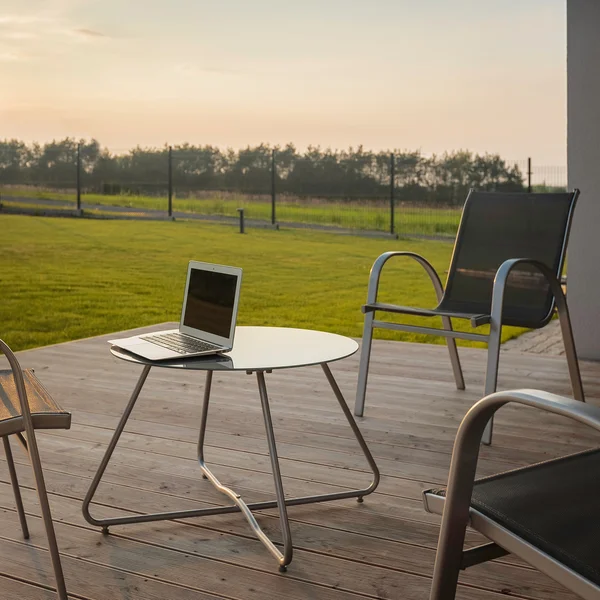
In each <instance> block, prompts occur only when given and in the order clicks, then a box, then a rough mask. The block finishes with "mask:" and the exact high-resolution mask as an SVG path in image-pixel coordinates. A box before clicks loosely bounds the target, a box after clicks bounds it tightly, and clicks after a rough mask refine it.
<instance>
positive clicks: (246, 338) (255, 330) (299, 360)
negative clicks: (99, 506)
mask: <svg viewBox="0 0 600 600" xmlns="http://www.w3.org/2000/svg"><path fill="white" fill-rule="evenodd" d="M357 350H358V344H357V343H356V342H355V341H354V340H352V339H350V338H347V337H343V336H341V335H336V334H333V333H326V332H322V331H313V330H309V329H292V328H287V327H237V328H236V331H235V337H234V346H233V349H232V350H231V351H230V352H227V353H223V354H216V355H210V356H201V357H195V358H182V359H171V360H165V361H151V360H147V359H145V358H142V357H140V356H137V355H135V354H133V353H131V352H128V351H126V350H123V349H121V348H118V347H117V346H112V347H111V348H110V351H111V352H112V354H113V355H114V356H116V357H117V358H120V359H122V360H125V361H127V362H130V363H136V364H139V365H141V366H143V369H142V373H141V375H140V377H139V379H138V382H137V384H136V386H135V389H134V390H133V393H132V395H131V398H130V400H129V403H128V404H127V406H126V408H125V411H124V412H123V415H122V417H121V419H120V421H119V424H118V425H117V428H116V430H115V432H114V434H113V437H112V439H111V441H110V444H109V445H108V448H107V450H106V453H105V454H104V457H103V459H102V461H101V463H100V466H99V467H98V471H97V472H96V475H95V476H94V479H93V480H92V483H91V485H90V488H89V490H88V492H87V495H86V497H85V499H84V501H83V514H84V517H85V519H86V520H87V521H88V522H89V523H91V524H92V525H96V526H100V527H102V530H103V532H104V533H108V527H109V526H110V525H124V524H127V523H143V522H150V521H160V520H166V519H181V518H186V517H200V516H208V515H215V514H223V513H229V512H236V511H240V512H241V513H242V514H243V515H244V517H245V518H246V520H247V521H248V523H249V524H250V526H251V527H252V529H253V530H254V533H255V534H256V536H257V537H258V538H259V539H260V541H261V542H262V543H263V544H264V545H265V546H266V547H267V549H268V550H269V551H270V552H271V554H273V556H274V557H275V558H276V559H277V561H278V563H279V569H280V570H281V571H285V570H286V567H287V565H288V564H289V563H290V562H291V560H292V553H293V546H292V536H291V533H290V526H289V520H288V515H287V506H292V505H296V504H310V503H314V502H324V501H328V500H339V499H342V498H357V499H358V500H359V501H362V498H363V496H366V495H367V494H370V493H372V492H373V491H375V488H376V487H377V485H378V484H379V470H378V468H377V465H376V464H375V460H374V459H373V456H372V454H371V452H370V451H369V449H368V447H367V444H366V442H365V440H364V438H363V436H362V434H361V432H360V430H359V428H358V426H357V425H356V422H355V420H354V417H353V416H352V413H351V411H350V410H349V409H348V406H347V405H346V401H345V400H344V397H343V395H342V392H341V391H340V388H339V386H338V384H337V382H336V380H335V378H334V377H333V374H332V373H331V370H330V368H329V363H331V362H334V361H337V360H341V359H343V358H346V357H348V356H351V355H352V354H354V353H355V352H356V351H357ZM310 365H320V366H321V367H322V369H323V372H324V374H325V377H326V378H327V381H328V382H329V385H330V386H331V389H332V391H333V393H334V395H335V397H336V398H337V400H338V403H339V405H340V408H341V409H342V412H343V413H344V416H345V417H346V419H347V421H348V424H349V426H350V428H351V429H352V432H353V433H354V436H355V437H356V439H357V441H358V443H359V445H360V447H361V449H362V451H363V454H364V456H365V458H366V459H367V462H368V463H369V466H370V468H371V471H372V473H373V480H372V482H371V484H370V485H369V486H368V487H366V488H362V489H353V490H345V491H343V492H333V493H328V494H318V495H311V496H301V497H297V498H287V499H286V498H285V495H284V490H283V483H282V480H281V472H280V468H279V459H278V456H277V446H276V443H275V434H274V432H273V421H272V418H271V410H270V406H269V397H268V394H267V386H266V382H265V374H268V373H270V372H272V371H273V370H275V369H295V368H299V367H306V366H310ZM152 367H160V368H163V369H165V368H166V369H174V370H177V369H187V370H196V371H206V382H205V387H204V402H203V406H202V416H201V419H200V433H199V438H198V463H199V466H200V471H201V473H202V476H203V477H205V478H206V479H208V480H209V481H210V482H211V483H212V485H213V486H214V487H215V488H216V489H217V490H219V491H220V492H222V493H223V494H225V495H226V496H227V497H228V498H229V499H230V500H231V501H232V502H233V504H231V505H228V506H221V507H215V508H202V509H196V510H183V511H172V512H162V513H152V514H145V515H135V516H125V517H113V518H107V519H96V518H95V517H93V516H92V515H91V514H90V510H89V505H90V503H91V502H92V500H93V497H94V494H95V492H96V489H97V487H98V485H99V483H100V481H101V479H102V476H103V474H104V471H105V470H106V467H107V466H108V463H109V461H110V458H111V456H112V454H113V451H114V449H115V447H116V445H117V442H118V441H119V437H120V436H121V433H122V432H123V430H124V428H125V425H126V423H127V420H128V419H129V416H130V414H131V411H132V410H133V407H134V406H135V403H136V401H137V399H138V396H139V394H140V392H141V390H142V388H143V386H144V383H145V381H146V378H147V377H148V373H149V372H150V369H151V368H152ZM214 371H246V373H248V374H256V380H257V384H258V392H259V396H260V401H261V405H262V413H263V418H264V422H265V432H266V437H267V443H268V447H269V456H270V460H271V468H272V471H273V479H274V483H275V495H276V500H271V501H265V502H254V503H250V504H247V503H246V502H244V500H243V499H242V498H241V496H240V495H239V494H238V493H237V492H235V491H234V490H232V489H230V488H228V487H226V486H225V485H223V484H222V483H221V482H220V481H219V480H218V479H217V477H216V476H215V475H214V474H213V472H212V471H211V470H210V469H209V468H208V466H207V465H206V463H205V460H204V439H205V434H206V423H207V419H208V408H209V403H210V393H211V384H212V376H213V372H214ZM275 507H277V509H278V510H279V516H280V521H281V529H282V536H283V552H281V551H280V550H279V548H277V546H275V544H274V543H273V542H272V541H271V540H270V539H269V537H268V536H267V535H266V534H265V533H264V532H263V531H262V529H261V528H260V526H259V525H258V523H257V521H256V519H255V518H254V515H253V514H252V510H258V509H267V508H275Z"/></svg>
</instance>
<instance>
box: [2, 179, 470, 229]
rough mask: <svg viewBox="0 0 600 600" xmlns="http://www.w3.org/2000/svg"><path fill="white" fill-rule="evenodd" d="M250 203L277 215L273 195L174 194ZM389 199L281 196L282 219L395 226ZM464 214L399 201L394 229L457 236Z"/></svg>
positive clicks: (177, 204) (227, 212) (130, 200)
mask: <svg viewBox="0 0 600 600" xmlns="http://www.w3.org/2000/svg"><path fill="white" fill-rule="evenodd" d="M4 193H5V194H6V195H7V196H8V195H10V196H16V197H22V198H30V199H46V200H60V201H64V202H70V203H71V202H72V203H73V204H74V193H73V192H56V191H48V190H42V189H36V188H6V189H5V190H4ZM82 202H83V203H84V204H97V205H100V206H126V207H130V208H133V209H135V208H143V209H150V210H161V211H165V212H166V211H167V207H168V201H167V198H166V197H160V196H135V195H116V196H109V195H103V194H84V195H83V196H82ZM238 208H244V210H245V216H246V218H248V219H259V220H264V221H270V220H271V200H270V198H268V197H267V196H250V195H243V194H239V195H236V194H227V193H222V194H219V193H217V192H215V193H210V194H207V195H206V197H203V198H178V197H175V198H174V199H173V210H175V211H180V212H188V213H195V214H200V215H214V216H229V217H237V215H238V213H237V209H238ZM389 210H390V209H389V202H388V201H387V200H363V201H352V202H349V201H343V202H342V201H334V200H325V199H310V198H304V199H300V198H287V197H285V196H280V197H278V198H277V204H276V216H277V220H278V221H280V222H290V223H302V224H313V225H327V226H337V227H342V228H348V229H362V230H370V231H389V228H390V213H389ZM459 220H460V209H459V208H435V207H423V206H414V205H410V204H404V203H398V204H397V206H396V207H395V219H394V229H395V231H396V232H397V233H400V234H401V235H415V234H420V235H432V236H452V237H453V236H454V235H455V234H456V230H457V228H458V222H459Z"/></svg>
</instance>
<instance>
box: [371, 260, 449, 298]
mask: <svg viewBox="0 0 600 600" xmlns="http://www.w3.org/2000/svg"><path fill="white" fill-rule="evenodd" d="M394 256H406V257H408V258H412V259H414V260H416V261H417V262H418V263H419V264H420V265H421V266H422V267H423V268H424V269H425V271H426V272H427V274H428V275H429V278H430V279H431V283H432V284H433V287H434V289H435V295H436V297H437V300H438V302H440V301H441V299H442V296H443V295H444V287H443V286H442V282H441V281H440V278H439V276H438V274H437V272H436V270H435V269H434V268H433V265H432V264H431V263H430V262H429V261H428V260H427V259H426V258H423V257H422V256H421V255H420V254H417V253H416V252H401V251H393V252H384V253H383V254H381V255H380V256H378V257H377V259H376V260H375V262H374V263H373V266H372V267H371V272H370V274H369V288H368V290H367V305H368V304H373V303H375V302H377V292H378V290H379V279H380V277H381V271H382V269H383V266H384V265H385V263H386V262H387V261H388V260H389V259H390V258H392V257H394Z"/></svg>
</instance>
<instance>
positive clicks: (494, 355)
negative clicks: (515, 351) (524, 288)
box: [481, 318, 502, 446]
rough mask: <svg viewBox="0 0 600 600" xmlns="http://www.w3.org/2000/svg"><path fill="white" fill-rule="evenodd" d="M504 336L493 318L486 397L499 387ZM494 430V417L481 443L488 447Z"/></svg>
mask: <svg viewBox="0 0 600 600" xmlns="http://www.w3.org/2000/svg"><path fill="white" fill-rule="evenodd" d="M501 335H502V323H501V322H498V321H495V320H494V319H493V318H492V321H491V323H490V337H489V338H488V355H487V369H486V373H485V390H484V396H487V395H489V394H493V393H494V392H495V391H496V387H497V385H498V362H499V360H500V340H501ZM493 429H494V417H492V418H491V419H490V420H489V421H488V424H487V425H486V427H485V430H484V432H483V436H482V438H481V441H482V443H483V444H485V445H486V446H489V445H490V444H491V443H492V432H493Z"/></svg>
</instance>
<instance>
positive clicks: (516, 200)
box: [354, 190, 584, 444]
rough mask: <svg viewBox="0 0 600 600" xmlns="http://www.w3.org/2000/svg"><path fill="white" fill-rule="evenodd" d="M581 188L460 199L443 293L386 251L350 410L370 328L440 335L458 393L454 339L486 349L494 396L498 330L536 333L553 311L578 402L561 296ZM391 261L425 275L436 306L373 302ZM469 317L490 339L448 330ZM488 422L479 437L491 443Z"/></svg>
mask: <svg viewBox="0 0 600 600" xmlns="http://www.w3.org/2000/svg"><path fill="white" fill-rule="evenodd" d="M578 195H579V191H578V190H575V191H573V192H570V193H560V194H527V193H497V192H476V191H473V190H471V191H470V192H469V195H468V197H467V200H466V202H465V205H464V208H463V213H462V218H461V221H460V225H459V228H458V234H457V236H456V241H455V244H454V252H453V254H452V260H451V263H450V269H449V272H448V279H447V282H446V288H445V289H444V288H443V287H442V283H441V281H440V278H439V277H438V275H437V273H436V271H435V269H434V268H433V266H432V265H431V264H430V263H429V262H428V261H427V260H426V259H425V258H423V257H422V256H419V255H418V254H415V253H413V252H386V253H385V254H382V255H381V256H379V258H377V260H376V261H375V263H374V264H373V267H372V269H371V274H370V278H369V288H368V292H367V303H366V304H365V305H364V306H363V307H362V310H363V312H364V313H365V323H364V331H363V341H362V348H361V354H360V366H359V375H358V386H357V392H356V404H355V409H354V412H355V414H356V415H357V416H362V414H363V412H364V405H365V395H366V389H367V378H368V374H369V361H370V355H371V342H372V338H373V329H374V328H385V329H395V330H399V331H412V332H418V333H426V334H433V335H441V336H444V337H446V341H447V344H448V350H449V352H450V361H451V363H452V368H453V371H454V379H455V381H456V387H457V388H458V389H461V390H462V389H464V388H465V383H464V379H463V375H462V369H461V365H460V360H459V357H458V351H457V349H456V342H455V338H462V339H467V340H477V341H484V342H487V344H488V362H487V373H486V379H485V394H490V393H492V392H494V391H496V383H497V379H498V360H499V353H500V341H501V337H500V334H501V332H502V326H503V325H516V326H518V327H528V328H532V329H538V328H540V327H544V326H545V325H547V324H548V323H549V322H550V320H551V318H552V315H553V313H554V309H555V308H556V309H557V311H558V316H559V319H560V325H561V330H562V335H563V341H564V344H565V354H566V358H567V363H568V367H569V374H570V377H571V385H572V388H573V394H574V396H575V398H577V399H578V400H583V399H584V395H583V387H582V385H581V377H580V374H579V365H578V363H577V355H576V353H575V345H574V342H573V334H572V332H571V323H570V319H569V312H568V309H567V304H566V299H565V296H564V293H563V291H562V288H561V285H560V278H561V272H562V268H563V263H564V258H565V252H566V247H567V240H568V237H569V228H570V225H571V218H572V215H573V210H574V208H575V203H576V201H577V196H578ZM393 257H406V258H411V259H414V260H416V261H417V262H418V263H419V264H420V265H421V266H422V267H423V268H424V269H425V271H426V272H427V274H428V275H429V277H430V279H431V282H432V284H433V287H434V289H435V292H436V295H437V299H438V305H437V307H435V308H432V309H427V308H416V307H410V306H397V305H395V304H385V303H381V302H378V301H377V294H378V288H379V279H380V277H381V272H382V269H383V267H384V265H385V264H386V263H387V261H388V260H390V259H391V258H393ZM386 312H387V313H396V314H405V315H416V316H421V317H441V318H442V324H443V329H438V328H435V327H422V326H415V325H407V324H400V323H390V322H386V321H382V320H375V313H386ZM453 318H456V319H467V320H469V321H470V323H471V327H473V328H477V327H480V326H481V325H486V324H489V325H490V333H489V334H481V333H469V332H459V331H453V329H452V322H451V319H453ZM491 439H492V422H491V421H490V423H489V426H488V428H487V429H486V433H485V435H484V439H483V441H484V443H486V444H489V443H491Z"/></svg>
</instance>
